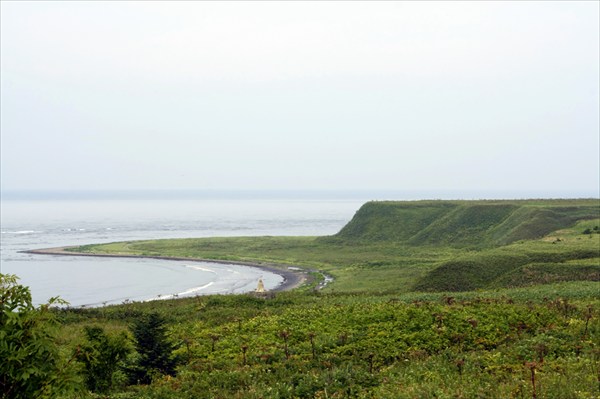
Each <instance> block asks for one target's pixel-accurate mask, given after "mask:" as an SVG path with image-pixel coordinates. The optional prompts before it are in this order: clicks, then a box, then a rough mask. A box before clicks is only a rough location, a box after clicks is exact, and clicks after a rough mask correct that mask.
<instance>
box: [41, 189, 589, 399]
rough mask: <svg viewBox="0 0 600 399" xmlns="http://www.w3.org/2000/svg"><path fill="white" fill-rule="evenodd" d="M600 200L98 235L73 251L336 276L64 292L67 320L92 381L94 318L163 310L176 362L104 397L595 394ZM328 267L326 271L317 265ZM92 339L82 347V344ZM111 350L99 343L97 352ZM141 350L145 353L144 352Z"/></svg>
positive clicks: (387, 209)
mask: <svg viewBox="0 0 600 399" xmlns="http://www.w3.org/2000/svg"><path fill="white" fill-rule="evenodd" d="M598 225H600V206H599V201H598V200H535V201H476V202H475V201H416V202H373V203H367V204H365V205H364V206H363V207H362V208H361V209H360V210H359V211H358V212H357V213H356V215H355V217H354V218H353V220H352V221H351V222H350V223H349V224H348V225H347V226H346V227H344V228H343V229H342V230H341V231H340V232H339V233H338V234H336V235H334V236H330V237H252V238H249V237H244V238H203V239H180V240H154V241H136V242H123V243H111V244H103V245H88V246H84V247H79V248H74V249H73V250H75V251H82V252H88V253H99V254H135V255H148V256H176V257H192V258H203V259H219V260H236V261H249V262H254V263H256V264H261V263H268V264H278V265H280V267H287V266H288V265H294V266H299V267H303V268H306V269H310V270H320V271H322V272H325V273H327V274H330V275H332V276H333V277H334V281H333V283H331V284H329V285H328V286H327V287H326V288H325V289H323V290H315V289H313V288H314V285H315V283H316V281H312V282H311V283H309V284H307V285H306V286H304V287H302V288H300V289H298V290H295V291H291V292H279V293H276V294H275V295H274V296H272V297H271V296H268V297H261V296H255V295H252V294H248V295H225V296H205V297H196V298H187V299H177V300H168V301H155V302H147V303H124V304H122V305H118V306H108V307H102V308H95V309H68V308H63V309H60V310H55V311H53V312H52V316H53V317H54V318H55V319H56V320H57V321H58V325H57V327H56V329H55V331H54V333H53V334H54V336H55V337H57V338H56V339H57V340H58V350H59V353H60V354H61V356H62V359H64V364H68V367H67V366H65V367H64V368H63V369H64V370H67V369H68V370H70V373H71V374H69V375H71V376H73V377H72V378H73V381H72V383H73V384H72V386H77V384H79V386H80V387H82V386H83V381H84V378H85V377H86V375H88V374H86V372H85V370H84V366H83V364H85V363H84V362H83V363H82V361H72V362H70V363H69V362H68V359H70V358H71V359H72V358H73V354H74V353H79V352H78V349H77V348H80V349H81V348H85V346H86V345H88V344H89V342H88V339H86V337H85V334H84V329H85V327H89V326H98V327H101V328H102V329H103V330H104V331H105V332H106V334H107V335H108V336H109V337H117V336H118V334H120V333H123V334H125V335H124V336H125V337H126V343H125V344H123V345H128V346H129V347H130V349H132V348H133V335H132V327H131V326H132V323H134V322H135V321H136V320H139V319H140V318H141V317H143V316H144V315H147V314H149V313H152V312H156V313H157V314H159V315H160V316H162V318H164V320H165V323H166V329H167V332H168V334H169V337H170V338H169V339H170V340H171V341H170V342H171V343H172V344H174V345H175V346H176V347H177V349H175V351H174V355H176V358H177V359H178V366H177V374H176V375H175V376H165V375H162V374H161V373H158V372H157V373H156V374H154V376H153V378H152V381H151V383H149V384H131V382H130V381H129V382H128V380H127V378H126V376H127V375H128V372H127V369H128V366H130V365H131V364H132V363H133V362H135V361H136V359H139V355H136V353H135V351H131V352H130V354H129V355H128V357H127V358H126V359H124V360H122V361H120V362H119V364H118V366H119V367H117V369H116V371H115V373H114V375H113V377H112V379H111V380H110V381H111V385H110V387H109V388H108V389H105V390H103V391H102V392H101V393H98V394H94V393H90V392H89V390H88V389H85V388H80V390H79V391H78V392H76V393H69V392H68V390H67V389H63V390H60V389H57V392H62V393H61V394H60V395H59V397H65V398H74V397H90V398H92V397H95V398H533V397H535V398H598V397H600V366H599V365H600V347H599V346H598V343H599V341H600V322H599V311H600V295H599V294H600V283H599V280H600V234H599V233H598V232H599V230H598V227H597V226H598ZM315 275H316V276H318V274H315ZM80 349H79V350H80ZM94 356H99V355H97V354H96V355H93V356H92V358H94ZM136 356H137V357H136Z"/></svg>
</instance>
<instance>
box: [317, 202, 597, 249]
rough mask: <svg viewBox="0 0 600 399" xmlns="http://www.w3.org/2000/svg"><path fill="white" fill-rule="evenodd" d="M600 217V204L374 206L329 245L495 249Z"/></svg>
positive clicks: (364, 208)
mask: <svg viewBox="0 0 600 399" xmlns="http://www.w3.org/2000/svg"><path fill="white" fill-rule="evenodd" d="M598 217H600V207H599V203H598V201H597V200H527V201H525V200H523V201H404V202H392V201H390V202H387V201H385V202H368V203H366V204H365V205H363V206H362V207H361V208H360V209H359V210H358V212H357V213H356V214H355V216H354V218H353V219H352V220H351V221H350V222H349V223H348V224H347V225H346V226H345V227H344V228H343V229H342V230H341V231H340V232H339V233H338V234H336V235H334V236H332V237H328V238H324V240H330V241H350V242H389V241H393V242H398V243H403V244H407V245H413V246H423V245H436V246H439V245H444V246H452V247H480V248H483V247H495V246H500V245H506V244H510V243H512V242H515V241H519V240H530V239H537V238H541V237H543V236H545V235H546V234H548V233H551V232H552V231H555V230H559V229H562V228H566V227H570V226H572V225H574V224H575V223H576V222H577V221H579V220H586V219H596V218H598Z"/></svg>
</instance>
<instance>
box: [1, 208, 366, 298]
mask: <svg viewBox="0 0 600 399" xmlns="http://www.w3.org/2000/svg"><path fill="white" fill-rule="evenodd" d="M362 203H364V200H362V199H339V198H338V199H314V198H308V199H277V198H275V199H260V198H234V199H227V198H225V199H216V198H205V199H203V198H185V199H156V198H155V199H140V198H135V199H94V198H86V199H44V198H36V199H9V200H6V199H4V200H2V202H1V214H0V215H1V217H0V221H1V237H0V271H1V272H2V273H7V274H16V275H17V276H18V277H19V278H20V282H21V283H22V284H24V285H27V286H29V287H30V289H31V292H32V296H33V300H34V302H35V303H36V304H39V303H44V302H46V301H47V300H48V299H49V298H50V297H54V296H60V297H61V298H63V299H65V300H67V301H68V302H69V303H70V304H71V306H99V305H101V304H109V303H121V302H123V301H128V300H136V301H137V300H149V299H157V298H168V297H172V296H185V295H199V294H215V293H222V294H225V293H242V292H248V291H251V290H253V289H255V288H256V285H257V282H258V279H262V280H263V281H264V283H265V286H266V288H267V289H272V288H275V287H276V286H278V285H279V284H280V283H281V282H282V280H283V279H282V277H281V276H279V275H276V274H273V273H269V272H266V271H264V270H261V269H257V268H252V267H247V266H239V265H222V264H216V263H198V262H177V261H166V260H157V259H124V258H123V259H115V258H83V257H76V256H73V257H71V256H69V257H65V256H49V255H32V254H26V253H22V252H21V251H25V250H31V249H40V248H51V247H58V246H66V245H83V244H90V243H105V242H115V241H129V240H143V239H159V238H188V237H217V236H218V237H230V236H264V235H277V236H316V235H329V234H334V233H336V232H337V231H339V229H341V228H342V227H343V226H344V225H345V224H346V223H347V222H348V221H349V220H350V219H351V217H352V216H353V214H354V213H355V212H356V210H357V209H358V208H359V207H360V206H361V205H362Z"/></svg>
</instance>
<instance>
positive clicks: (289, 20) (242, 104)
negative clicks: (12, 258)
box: [0, 1, 600, 197]
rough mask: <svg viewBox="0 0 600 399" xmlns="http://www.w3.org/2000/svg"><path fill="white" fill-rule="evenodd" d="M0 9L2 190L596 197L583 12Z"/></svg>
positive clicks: (589, 33) (142, 6)
mask: <svg viewBox="0 0 600 399" xmlns="http://www.w3.org/2000/svg"><path fill="white" fill-rule="evenodd" d="M0 7H1V188H2V191H11V190H54V189H58V190H89V189H94V190H103V189H111V190H123V189H127V190H129V189H181V190H185V189H199V190H226V189H235V190H302V189H311V190H352V189H363V190H375V189H377V190H392V191H393V190H409V191H411V190H413V191H420V190H421V191H422V190H433V192H435V190H454V192H458V193H460V192H461V191H464V192H469V193H480V196H484V195H485V193H491V192H496V193H509V192H528V191H529V192H532V193H537V194H536V196H555V195H554V194H553V193H565V194H564V195H565V196H590V195H591V196H597V195H598V190H599V180H600V176H599V173H600V172H599V168H600V165H599V159H600V156H599V146H600V143H599V136H600V133H599V108H600V101H599V85H600V83H599V47H600V43H599V30H600V28H599V12H600V10H599V3H598V2H595V1H587V2H585V1H582V2H577V1H565V2H561V1H527V2H483V1H477V2H452V1H442V2H429V1H428V2H409V1H398V2H366V1H365V2H193V1H185V2H143V1H139V2H138V1H135V2H116V1H104V2H102V1H98V2H91V1H79V2H70V1H68V2H52V1H40V2H16V1H2V2H1V3H0ZM428 192H432V191H428ZM433 196H435V195H434V194H433ZM459 196H460V195H459ZM472 196H474V197H476V196H477V195H476V194H474V195H472ZM500 196H502V195H500Z"/></svg>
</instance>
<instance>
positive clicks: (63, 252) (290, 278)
mask: <svg viewBox="0 0 600 399" xmlns="http://www.w3.org/2000/svg"><path fill="white" fill-rule="evenodd" d="M67 248H77V246H66V247H55V248H42V249H31V250H27V251H19V252H21V253H26V254H33V255H58V256H88V257H96V258H133V259H160V260H173V261H178V262H182V261H186V262H202V263H218V264H222V265H240V266H249V267H255V268H257V269H261V270H264V271H267V272H271V273H274V274H277V275H279V276H281V277H283V282H282V283H281V284H279V285H278V286H277V287H275V288H273V289H272V290H269V291H270V292H278V291H290V290H293V289H295V288H298V287H300V286H301V285H302V284H304V283H305V282H306V281H307V279H308V275H307V273H306V271H305V270H298V271H292V270H285V269H282V268H283V267H288V265H278V264H277V265H276V264H269V263H267V264H261V263H253V262H244V261H235V260H220V259H204V258H184V257H177V256H160V255H156V256H154V255H131V254H91V253H87V252H72V251H67ZM277 266H279V267H277ZM280 267H281V268H280Z"/></svg>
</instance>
